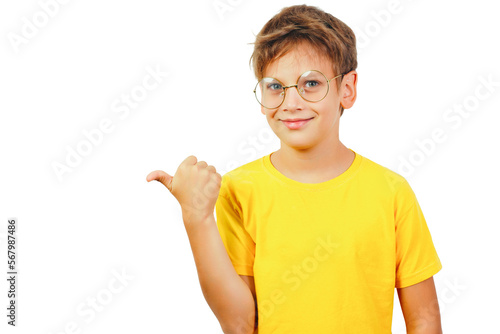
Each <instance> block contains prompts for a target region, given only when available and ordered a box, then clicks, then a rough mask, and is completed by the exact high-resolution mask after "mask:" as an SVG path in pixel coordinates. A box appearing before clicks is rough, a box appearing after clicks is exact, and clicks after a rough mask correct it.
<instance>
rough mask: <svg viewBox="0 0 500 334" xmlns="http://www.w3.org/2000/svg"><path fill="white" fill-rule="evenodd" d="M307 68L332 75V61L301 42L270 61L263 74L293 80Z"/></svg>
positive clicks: (328, 75) (307, 69)
mask: <svg viewBox="0 0 500 334" xmlns="http://www.w3.org/2000/svg"><path fill="white" fill-rule="evenodd" d="M309 70H319V71H321V72H322V73H324V74H325V75H326V76H327V77H330V76H332V75H333V63H332V61H331V60H330V59H329V58H328V57H327V56H325V55H324V54H321V53H320V52H318V51H317V50H315V48H312V47H311V46H309V45H304V44H302V45H298V46H295V47H293V48H292V49H291V50H290V51H289V52H287V53H286V54H285V55H283V56H282V57H280V58H278V59H276V60H274V61H272V62H270V63H269V65H267V67H266V68H265V69H264V73H263V74H264V77H273V78H277V79H283V80H285V79H290V80H292V81H295V80H296V79H297V78H298V76H299V75H301V74H302V73H304V72H306V71H309Z"/></svg>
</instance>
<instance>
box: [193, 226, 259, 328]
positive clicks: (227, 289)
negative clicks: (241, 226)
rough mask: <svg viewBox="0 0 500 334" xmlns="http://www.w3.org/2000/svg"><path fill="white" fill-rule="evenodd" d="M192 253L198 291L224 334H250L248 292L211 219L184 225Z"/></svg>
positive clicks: (252, 315) (252, 306)
mask: <svg viewBox="0 0 500 334" xmlns="http://www.w3.org/2000/svg"><path fill="white" fill-rule="evenodd" d="M184 225H185V227H186V231H187V233H188V237H189V242H190V244H191V249H192V251H193V256H194V260H195V263H196V269H197V271H198V278H199V281H200V285H201V290H202V291H203V295H204V296H205V299H206V301H207V303H208V305H209V306H210V308H211V309H212V311H213V312H214V314H215V316H216V317H217V319H218V320H219V323H220V325H221V328H222V330H223V331H224V333H226V334H247V333H248V334H251V333H253V332H254V321H255V320H254V319H255V303H254V298H253V295H252V292H251V291H250V289H249V287H248V286H247V285H246V284H245V282H244V281H243V280H242V279H241V277H240V276H239V275H238V274H237V273H236V271H235V270H234V267H233V265H232V263H231V260H230V259H229V255H228V254H227V252H226V249H225V247H224V244H223V243H222V239H221V237H220V234H219V231H218V229H217V225H216V222H215V218H214V217H213V216H210V217H209V218H208V219H207V220H206V221H204V222H200V223H197V224H191V223H189V222H185V223H184Z"/></svg>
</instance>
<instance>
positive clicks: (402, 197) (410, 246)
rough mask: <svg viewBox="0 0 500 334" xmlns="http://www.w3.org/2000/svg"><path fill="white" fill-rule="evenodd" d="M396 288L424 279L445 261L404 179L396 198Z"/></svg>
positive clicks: (438, 268) (431, 274)
mask: <svg viewBox="0 0 500 334" xmlns="http://www.w3.org/2000/svg"><path fill="white" fill-rule="evenodd" d="M395 224H396V288H404V287H407V286H410V285H414V284H417V283H419V282H422V281H424V280H426V279H428V278H429V277H431V276H433V275H435V274H436V273H437V272H438V271H439V270H441V268H442V265H441V261H440V260H439V257H438V255H437V252H436V249H435V247H434V244H433V242H432V238H431V234H430V231H429V228H428V226H427V223H426V221H425V218H424V215H423V212H422V209H421V208H420V205H419V203H418V201H417V198H416V196H415V193H414V192H413V190H412V189H411V187H410V185H409V184H408V182H407V181H406V180H405V182H402V184H401V188H400V191H399V192H398V196H397V200H396V212H395Z"/></svg>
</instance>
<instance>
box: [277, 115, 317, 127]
mask: <svg viewBox="0 0 500 334" xmlns="http://www.w3.org/2000/svg"><path fill="white" fill-rule="evenodd" d="M311 119H313V117H311V118H307V119H289V120H281V121H282V122H283V124H285V126H286V127H287V128H289V129H290V130H297V129H300V128H301V127H303V126H304V125H305V124H307V123H308V122H309V121H310V120H311Z"/></svg>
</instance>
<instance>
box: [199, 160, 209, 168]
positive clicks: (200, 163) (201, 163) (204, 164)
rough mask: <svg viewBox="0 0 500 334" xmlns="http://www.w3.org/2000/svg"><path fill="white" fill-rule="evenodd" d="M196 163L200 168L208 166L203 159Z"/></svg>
mask: <svg viewBox="0 0 500 334" xmlns="http://www.w3.org/2000/svg"><path fill="white" fill-rule="evenodd" d="M197 165H198V167H201V168H206V167H207V166H208V164H207V163H206V162H205V161H198V163H197Z"/></svg>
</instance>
